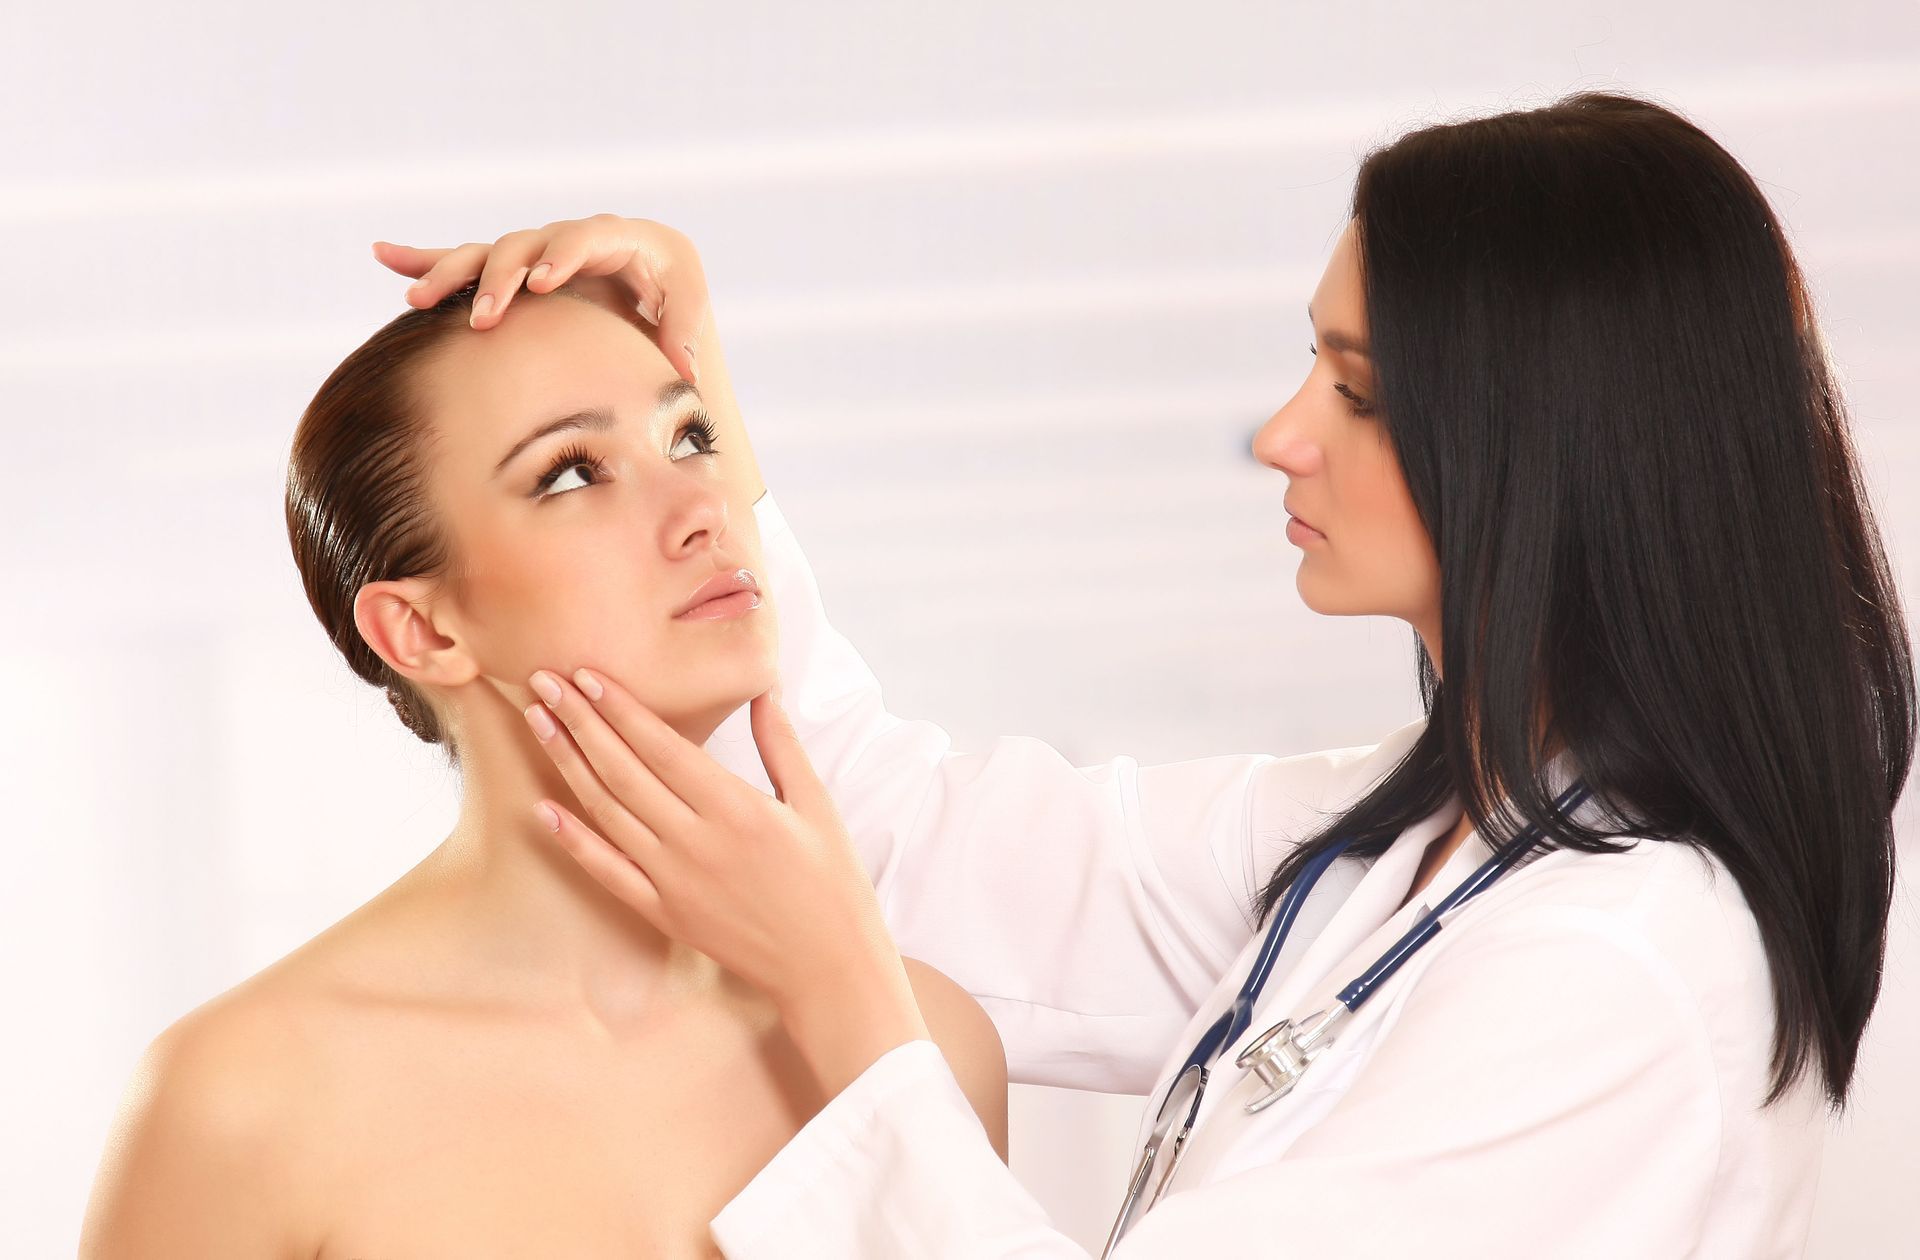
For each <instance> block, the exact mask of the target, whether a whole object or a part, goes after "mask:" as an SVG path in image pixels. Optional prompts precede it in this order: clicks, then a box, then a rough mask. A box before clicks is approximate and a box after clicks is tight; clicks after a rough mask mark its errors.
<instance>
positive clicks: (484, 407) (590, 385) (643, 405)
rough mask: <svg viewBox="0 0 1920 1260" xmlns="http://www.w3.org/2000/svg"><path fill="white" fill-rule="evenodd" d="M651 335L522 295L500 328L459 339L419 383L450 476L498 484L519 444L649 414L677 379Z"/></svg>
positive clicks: (583, 308) (591, 310)
mask: <svg viewBox="0 0 1920 1260" xmlns="http://www.w3.org/2000/svg"><path fill="white" fill-rule="evenodd" d="M636 320H637V316H636ZM650 327H651V326H650V325H649V326H644V327H642V326H636V322H634V321H629V320H628V319H626V318H625V317H624V316H622V315H621V314H619V313H616V312H614V311H611V310H608V309H607V308H606V307H604V306H602V305H601V304H599V303H597V302H592V301H586V300H583V299H581V298H578V297H568V296H562V295H560V294H558V293H555V294H528V293H522V294H520V295H519V296H518V297H516V298H515V299H514V301H513V304H512V305H511V306H509V307H508V308H507V313H506V315H505V316H504V317H503V318H502V319H501V320H500V322H499V323H498V324H496V325H495V326H493V327H492V328H488V329H485V330H483V331H476V330H474V329H464V328H463V329H458V330H456V331H455V332H454V333H452V334H451V335H450V336H449V337H448V338H447V340H446V342H445V343H443V344H442V345H441V346H439V347H437V348H436V350H435V352H434V353H433V354H432V355H430V356H428V358H427V359H426V360H425V361H423V363H422V364H421V368H420V371H419V372H418V374H417V376H416V378H415V382H414V385H415V392H416V395H417V401H418V404H419V405H420V406H421V407H422V408H423V410H424V412H425V414H426V416H427V419H428V423H429V425H430V427H431V428H432V429H433V430H434V431H435V436H436V438H437V439H438V442H437V444H438V445H439V446H441V448H442V450H443V452H444V454H445V457H446V461H447V464H446V470H447V471H448V472H450V473H453V474H455V475H457V476H459V477H460V478H461V479H462V480H465V481H468V482H471V481H474V480H476V479H477V480H488V479H491V478H492V477H493V475H494V473H493V470H494V466H495V464H496V463H497V462H498V461H499V459H500V458H501V456H503V455H505V454H506V453H507V452H508V451H509V450H510V449H512V447H513V445H514V444H515V443H516V442H518V441H519V440H520V439H521V438H523V437H525V436H526V435H527V434H528V433H530V432H532V431H533V430H534V429H536V428H538V427H539V426H540V425H542V424H544V423H545V422H547V421H548V420H551V419H553V418H555V417H557V416H561V415H565V414H567V413H569V412H573V411H580V410H585V409H588V408H593V407H605V408H611V409H613V410H614V411H615V412H616V413H618V414H620V415H622V416H623V417H624V416H625V415H626V414H627V413H628V412H629V411H630V410H631V411H633V412H635V413H636V414H637V415H644V414H645V413H646V412H647V411H650V410H651V409H652V406H653V402H654V399H655V397H656V396H657V395H658V393H659V390H660V388H661V387H662V385H664V384H666V383H667V382H668V381H670V380H674V379H677V377H678V373H677V372H676V371H675V369H674V367H673V365H672V364H671V363H670V362H668V360H667V357H666V356H665V355H664V354H662V353H661V352H660V349H659V347H658V346H657V345H656V344H655V343H654V340H653V338H652V337H651V336H649V335H648V331H649V329H650ZM517 466H518V465H517V464H516V465H514V467H517Z"/></svg>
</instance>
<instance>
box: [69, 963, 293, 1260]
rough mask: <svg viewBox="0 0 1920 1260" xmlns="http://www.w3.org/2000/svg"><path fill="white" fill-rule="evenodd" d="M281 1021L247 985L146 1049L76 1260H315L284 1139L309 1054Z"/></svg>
mask: <svg viewBox="0 0 1920 1260" xmlns="http://www.w3.org/2000/svg"><path fill="white" fill-rule="evenodd" d="M284 1015H285V1011H284V1008H283V1006H282V1005H281V1004H279V1003H277V1002H276V1000H275V997H274V995H273V993H272V989H271V986H267V987H266V988H264V989H263V987H262V986H260V985H259V984H258V983H257V982H253V981H250V982H248V983H245V984H242V985H240V986H237V987H236V988H234V989H231V990H228V991H227V992H226V993H223V994H221V995H220V996H219V997H216V998H214V999H212V1000H211V1001H209V1002H206V1003H204V1004H203V1005H201V1006H199V1007H197V1008H195V1009H194V1010H192V1011H189V1012H188V1013H187V1014H185V1015H183V1016H181V1017H180V1018H179V1019H178V1020H176V1021H175V1022H174V1023H173V1024H172V1025H171V1026H169V1027H168V1028H167V1029H165V1030H164V1031H163V1032H161V1033H160V1035H159V1036H157V1037H155V1038H154V1039H153V1041H152V1042H151V1043H150V1044H149V1045H148V1046H147V1048H146V1051H145V1053H144V1054H143V1055H142V1056H141V1059H140V1061H139V1064H138V1065H137V1067H136V1068H135V1070H134V1073H133V1079H132V1081H131V1082H130V1083H129V1084H128V1086H127V1088H126V1091H125V1092H124V1094H123V1095H122V1098H121V1102H120V1107H119V1111H118V1113H117V1115H116V1116H115V1118H114V1122H113V1129H112V1132H111V1134H110V1136H109V1138H108V1141H107V1145H106V1151H105V1154H104V1155H103V1156H102V1158H101V1162H100V1168H99V1171H98V1173H97V1175H96V1176H95V1179H94V1184H93V1190H92V1195H91V1197H90V1199H89V1201H88V1205H87V1214H86V1220H85V1225H84V1227H83V1231H82V1238H81V1246H80V1254H81V1256H82V1257H83V1258H85V1257H92V1256H109V1255H127V1254H134V1253H135V1252H137V1253H138V1254H140V1255H143V1256H175V1255H178V1256H183V1257H184V1256H196V1257H206V1256H228V1255H233V1256H239V1255H259V1256H279V1255H294V1254H298V1253H300V1251H301V1250H302V1249H303V1248H304V1249H305V1252H306V1254H309V1255H311V1254H312V1249H311V1246H310V1243H311V1242H312V1241H313V1240H312V1238H311V1237H310V1236H307V1233H306V1230H305V1228H304V1226H303V1225H302V1220H303V1219H304V1217H303V1213H304V1208H303V1205H301V1204H300V1203H298V1202H296V1199H297V1197H298V1196H297V1194H296V1192H294V1191H293V1190H292V1189H291V1187H292V1186H294V1185H297V1184H298V1181H299V1179H298V1178H297V1177H293V1176H290V1175H289V1174H290V1173H292V1172H293V1171H294V1170H293V1169H292V1168H291V1160H292V1156H291V1155H290V1152H291V1151H293V1150H295V1149H297V1146H298V1144H297V1143H294V1142H290V1141H289V1140H288V1138H289V1135H290V1133H291V1132H294V1131H297V1130H298V1129H299V1127H300V1126H301V1124H302V1120H301V1116H300V1112H301V1109H302V1108H304V1107H305V1106H306V1105H307V1103H306V1101H305V1097H306V1095H307V1093H308V1092H309V1087H308V1086H307V1085H306V1084H305V1083H304V1078H305V1076H306V1069H305V1067H304V1066H303V1065H304V1064H306V1063H307V1061H308V1058H309V1054H308V1051H307V1050H306V1048H305V1044H304V1042H305V1039H304V1037H303V1036H302V1034H301V1031H300V1027H299V1024H300V1021H298V1020H289V1019H287V1018H285V1017H284Z"/></svg>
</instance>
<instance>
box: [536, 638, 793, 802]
mask: <svg viewBox="0 0 1920 1260" xmlns="http://www.w3.org/2000/svg"><path fill="white" fill-rule="evenodd" d="M573 682H574V685H575V688H576V690H574V693H573V694H575V695H579V696H580V697H581V698H582V700H586V699H587V698H588V697H589V696H591V695H592V692H593V691H594V690H596V689H597V690H598V691H599V692H600V695H599V696H598V698H595V699H592V700H591V701H590V703H591V705H592V707H593V709H594V710H595V711H596V713H597V714H598V716H599V718H600V720H601V721H602V722H603V723H604V724H605V725H606V726H607V728H608V730H609V731H611V732H612V733H613V735H614V737H615V738H617V739H618V740H620V742H621V744H622V745H623V746H624V747H626V748H629V749H631V750H632V752H633V753H634V754H635V755H637V756H638V757H639V758H640V760H641V761H642V762H644V763H646V766H647V768H648V770H650V771H651V772H652V774H653V775H654V776H655V778H657V779H658V780H659V782H660V783H662V784H664V785H665V786H666V788H667V789H668V790H670V791H671V792H672V793H673V794H674V795H675V796H676V797H678V798H679V799H680V800H681V801H682V802H684V803H685V804H686V806H687V807H688V808H689V809H690V810H691V811H692V812H694V813H696V814H699V815H701V816H703V817H707V818H719V817H721V816H722V815H723V814H724V813H725V812H726V810H727V807H728V806H729V805H731V804H733V803H734V802H735V801H737V800H739V799H741V797H742V796H743V795H744V793H747V792H752V793H754V795H755V796H757V797H759V799H760V800H762V801H764V800H765V799H766V794H765V793H763V792H760V791H758V790H757V789H756V788H754V787H753V785H751V784H749V783H747V782H746V781H745V780H743V779H741V778H740V777H739V776H738V775H735V774H733V773H731V772H729V771H728V770H726V769H725V768H724V767H722V766H721V765H720V763H719V762H717V761H715V760H714V759H713V758H712V756H710V755H709V754H708V752H707V750H706V749H704V748H702V747H700V746H699V745H698V744H695V743H694V742H692V741H691V740H689V739H688V738H687V737H686V736H684V735H682V734H681V733H680V732H679V731H676V730H674V729H673V727H671V726H669V725H668V724H667V722H666V721H665V719H663V718H662V717H661V716H660V715H659V714H657V713H655V712H654V711H653V710H652V709H649V708H648V707H647V706H646V705H644V704H642V703H640V701H639V700H638V699H637V698H635V696H634V694H633V693H632V692H631V691H629V690H627V688H626V687H624V686H622V685H621V684H620V683H618V682H616V681H614V680H613V679H612V678H610V677H608V676H607V674H606V672H605V671H604V670H589V669H577V670H575V671H574V676H573Z"/></svg>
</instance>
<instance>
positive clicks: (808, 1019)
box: [780, 955, 932, 1099]
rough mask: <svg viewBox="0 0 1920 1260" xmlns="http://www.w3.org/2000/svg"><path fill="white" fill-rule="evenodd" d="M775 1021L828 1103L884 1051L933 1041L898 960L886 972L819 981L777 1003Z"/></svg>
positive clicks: (858, 971) (875, 970)
mask: <svg viewBox="0 0 1920 1260" xmlns="http://www.w3.org/2000/svg"><path fill="white" fill-rule="evenodd" d="M780 1015H781V1020H782V1022H783V1023H784V1024H785V1025H786V1028H787V1035H788V1036H789V1037H791V1038H792V1039H793V1043H794V1046H795V1048H797V1049H798V1050H799V1052H800V1057H801V1058H802V1059H804V1060H805V1061H806V1063H807V1066H808V1068H809V1069H810V1070H811V1071H812V1072H813V1076H814V1079H815V1080H816V1081H818V1082H819V1084H820V1088H821V1091H822V1093H823V1095H824V1096H825V1097H826V1098H828V1099H832V1098H834V1097H836V1096H837V1095H838V1094H839V1093H840V1091H842V1090H844V1089H845V1088H846V1087H847V1086H849V1085H851V1084H852V1083H853V1082H854V1081H855V1080H856V1079H858V1078H859V1076H860V1075H861V1074H862V1073H863V1072H865V1071H866V1070H867V1069H868V1068H870V1067H872V1066H873V1064H874V1062H875V1061H876V1060H878V1059H879V1058H880V1056H881V1055H883V1054H885V1053H887V1051H889V1050H892V1049H894V1048H895V1047H896V1046H903V1045H905V1044H906V1043H907V1042H909V1041H928V1040H931V1039H932V1034H930V1033H929V1032H928V1031H927V1023H926V1020H925V1019H924V1018H923V1017H922V1016H921V1014H920V1006H919V1003H918V1002H916V1001H915V1000H914V996H913V985H912V983H911V982H910V981H909V980H908V979H907V972H906V968H905V966H904V965H902V964H901V962H900V959H899V956H898V955H894V956H893V958H892V960H891V965H890V966H883V967H878V968H859V969H853V970H847V971H841V972H839V973H838V974H836V975H832V976H823V977H822V978H821V983H820V984H819V985H818V986H816V987H815V988H813V989H812V990H810V991H808V992H807V993H804V994H799V995H795V996H794V997H792V998H790V999H789V1000H787V1001H785V1002H783V1003H781V1005H780Z"/></svg>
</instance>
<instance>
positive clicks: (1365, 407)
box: [1307, 341, 1373, 416]
mask: <svg viewBox="0 0 1920 1260" xmlns="http://www.w3.org/2000/svg"><path fill="white" fill-rule="evenodd" d="M1307 353H1308V354H1310V355H1312V356H1313V357H1314V358H1316V359H1317V358H1319V357H1320V352H1319V351H1318V350H1316V349H1315V348H1314V345H1313V343H1312V342H1311V341H1309V342H1308V343H1307ZM1333 388H1334V389H1335V390H1336V391H1338V393H1339V394H1340V396H1341V397H1342V398H1345V399H1346V400H1347V401H1348V402H1350V403H1352V404H1353V406H1352V407H1350V408H1348V410H1350V411H1352V412H1353V414H1354V415H1356V416H1370V415H1372V414H1373V404H1372V403H1370V402H1368V401H1367V400H1366V399H1364V398H1362V397H1360V395H1358V394H1356V393H1354V392H1353V391H1352V390H1350V389H1348V388H1347V387H1346V386H1345V385H1342V384H1341V383H1340V382H1338V381H1335V382H1334V383H1333Z"/></svg>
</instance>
